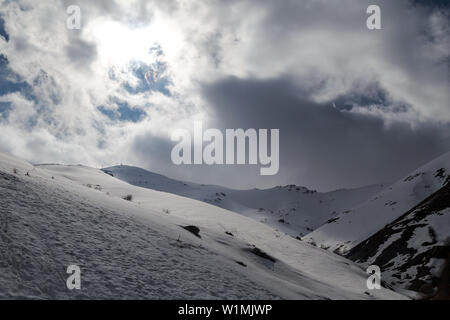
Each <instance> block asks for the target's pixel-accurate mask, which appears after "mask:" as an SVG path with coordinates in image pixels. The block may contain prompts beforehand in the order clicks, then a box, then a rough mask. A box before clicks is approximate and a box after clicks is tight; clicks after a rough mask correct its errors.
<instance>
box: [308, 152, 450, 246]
mask: <svg viewBox="0 0 450 320" xmlns="http://www.w3.org/2000/svg"><path fill="white" fill-rule="evenodd" d="M449 177H450V153H446V154H444V155H442V156H441V157H439V158H437V159H435V160H433V161H431V162H430V163H428V164H426V165H424V166H423V167H421V168H419V169H417V170H416V171H414V172H413V173H411V174H410V175H408V176H407V177H405V178H404V179H401V180H400V181H398V182H396V183H395V184H393V185H392V186H390V187H388V188H386V189H384V190H383V191H381V192H380V193H379V194H377V195H376V196H375V197H372V198H371V199H370V200H368V201H366V202H365V203H363V204H362V205H359V206H356V207H355V208H353V209H352V210H349V211H347V212H344V213H342V214H340V215H338V216H337V217H336V218H335V219H333V220H332V221H330V222H329V223H327V224H325V225H323V226H321V227H320V228H318V229H316V230H314V232H311V233H310V234H308V235H307V236H305V237H304V238H303V240H306V241H308V242H310V243H314V244H316V245H318V246H321V247H323V248H327V249H329V250H333V251H335V250H337V251H338V252H339V253H341V254H345V253H347V252H348V251H349V250H350V249H352V248H353V247H355V246H356V245H358V244H359V243H361V242H362V241H364V240H366V239H367V238H369V237H370V236H372V235H374V234H375V233H376V232H378V231H379V230H381V229H382V228H384V227H385V226H386V225H387V224H389V223H391V222H392V221H394V220H395V219H397V218H398V217H400V216H401V215H403V214H404V213H405V212H407V211H408V210H410V209H411V208H412V207H414V206H416V205H417V204H418V203H420V202H421V201H423V200H424V199H425V198H427V197H428V196H430V195H431V194H433V193H434V192H436V191H437V190H439V189H440V188H442V187H443V186H444V185H445V184H446V183H447V182H449V180H450V178H449Z"/></svg>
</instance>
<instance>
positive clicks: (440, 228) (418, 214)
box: [347, 183, 450, 294]
mask: <svg viewBox="0 0 450 320" xmlns="http://www.w3.org/2000/svg"><path fill="white" fill-rule="evenodd" d="M449 256H450V183H447V185H446V186H444V187H443V188H441V189H439V190H438V191H437V192H435V193H434V194H433V195H431V196H430V197H428V198H427V199H425V200H424V201H423V202H422V203H420V204H419V205H417V206H416V207H414V208H413V209H411V210H409V211H408V212H406V213H405V214H404V215H402V216H400V217H399V218H398V219H396V220H395V221H393V222H392V223H390V224H388V225H387V226H386V227H384V228H383V229H381V230H380V231H378V232H377V233H375V234H374V235H373V236H371V237H370V238H368V239H367V240H365V241H363V242H361V243H360V244H359V245H357V246H356V247H354V248H353V249H352V250H350V252H349V253H348V254H347V257H348V258H350V259H352V260H355V261H357V262H358V263H361V264H363V265H364V266H366V267H367V266H369V265H372V264H375V265H378V266H379V267H380V268H381V270H383V279H384V280H385V281H387V282H388V283H389V284H390V285H393V286H402V287H405V288H407V289H410V290H414V291H418V292H422V293H425V294H433V293H434V292H435V291H436V289H437V286H438V284H439V278H440V276H441V272H442V268H443V265H444V262H445V259H447V258H448V257H449ZM448 285H449V284H447V286H448Z"/></svg>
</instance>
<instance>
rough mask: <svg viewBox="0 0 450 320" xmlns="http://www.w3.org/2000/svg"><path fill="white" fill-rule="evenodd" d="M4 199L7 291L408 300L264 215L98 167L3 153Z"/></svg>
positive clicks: (2, 269) (2, 285)
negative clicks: (370, 285) (72, 272)
mask: <svg viewBox="0 0 450 320" xmlns="http://www.w3.org/2000/svg"><path fill="white" fill-rule="evenodd" d="M0 208H1V212H0V239H1V241H0V298H36V299H38V298H39V299H41V298H50V299H52V298H116V299H118V298H120V299H124V298H146V299H149V298H158V299H163V298H166V299H173V298H181V299H183V298H186V299H195V298H199V299H202V298H208V299H218V298H223V299H243V298H245V299H252V298H258V299H272V298H288V299H373V298H378V299H380V298H381V299H403V298H405V297H404V296H402V295H400V294H397V293H394V292H392V291H391V290H388V289H381V290H373V291H369V290H368V289H367V287H366V279H367V274H366V273H365V272H364V271H363V270H362V269H361V268H360V267H359V266H357V265H356V264H354V263H353V262H351V261H350V260H348V259H346V258H343V257H340V256H337V255H335V254H333V253H331V252H328V251H324V250H321V249H319V248H316V247H313V246H310V245H308V244H306V243H304V242H302V241H298V240H296V239H294V238H293V237H290V236H286V235H285V234H283V233H281V232H279V231H277V230H275V229H273V228H272V227H270V226H268V225H267V224H263V223H260V222H258V221H255V220H253V219H249V218H247V217H245V216H242V215H240V214H237V213H234V212H231V211H228V210H225V209H222V208H219V207H217V206H212V205H210V204H207V203H204V202H200V201H196V200H192V199H188V198H185V197H180V196H178V195H173V194H169V193H165V192H159V191H155V190H150V189H146V188H141V187H137V186H133V185H130V184H128V183H125V182H123V181H120V180H119V179H116V178H114V177H111V176H110V175H108V174H105V173H104V172H102V171H100V170H97V169H93V168H88V167H84V166H62V165H43V166H33V165H31V164H29V163H27V162H25V161H21V160H20V159H17V158H15V157H12V156H9V155H5V154H0ZM72 264H75V265H78V266H79V267H80V268H81V289H80V290H72V291H70V290H68V289H67V287H66V279H67V277H68V274H67V273H66V270H67V267H68V266H69V265H72Z"/></svg>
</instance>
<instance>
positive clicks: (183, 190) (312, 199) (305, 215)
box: [102, 165, 384, 237]
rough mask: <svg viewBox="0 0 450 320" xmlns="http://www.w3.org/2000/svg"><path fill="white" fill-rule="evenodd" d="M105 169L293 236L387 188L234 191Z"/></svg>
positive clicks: (136, 170)
mask: <svg viewBox="0 0 450 320" xmlns="http://www.w3.org/2000/svg"><path fill="white" fill-rule="evenodd" d="M102 170H103V171H104V172H105V173H108V174H110V175H112V176H114V177H116V178H118V179H121V180H123V181H126V182H128V183H130V184H132V185H135V186H140V187H144V188H149V189H153V190H159V191H164V192H169V193H173V194H177V195H180V196H183V197H187V198H191V199H196V200H199V201H203V202H206V203H210V204H213V205H215V206H218V207H221V208H224V209H227V210H231V211H234V212H238V213H240V214H243V215H245V216H247V217H251V218H253V219H256V220H258V221H261V222H264V223H266V224H268V225H271V226H273V227H274V228H277V229H279V230H281V231H283V232H285V233H287V234H290V235H292V236H294V237H301V236H303V235H305V234H308V233H309V232H311V231H312V230H314V229H316V228H317V227H319V226H321V225H323V224H324V223H326V222H327V221H328V220H329V219H333V218H334V217H335V216H336V215H338V214H339V213H341V212H344V211H346V210H349V209H351V208H352V207H354V206H356V205H358V204H360V203H363V202H365V201H366V200H368V199H369V198H370V197H372V196H373V195H375V194H376V193H378V192H379V191H381V190H382V188H383V187H384V186H383V185H381V184H380V185H372V186H368V187H363V188H357V189H341V190H336V191H332V192H325V193H322V192H316V191H313V190H309V189H307V188H305V187H300V186H296V185H287V186H284V187H281V186H280V187H275V188H271V189H264V190H261V189H252V190H232V189H228V188H225V187H221V186H214V185H202V184H196V183H190V182H189V183H188V182H183V181H177V180H172V179H170V178H167V177H165V176H162V175H159V174H155V173H152V172H149V171H146V170H144V169H141V168H136V167H130V166H124V165H120V166H114V167H110V168H105V169H102Z"/></svg>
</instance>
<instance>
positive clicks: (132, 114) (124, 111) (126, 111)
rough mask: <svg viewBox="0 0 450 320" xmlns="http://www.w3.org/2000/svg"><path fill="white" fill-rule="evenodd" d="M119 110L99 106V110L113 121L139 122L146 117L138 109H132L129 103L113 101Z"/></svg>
mask: <svg viewBox="0 0 450 320" xmlns="http://www.w3.org/2000/svg"><path fill="white" fill-rule="evenodd" d="M113 103H114V104H115V105H116V106H117V109H115V110H113V109H109V108H105V106H99V107H97V109H98V110H99V111H100V112H101V113H103V114H104V115H105V116H107V117H108V118H109V119H111V120H117V121H130V122H139V121H140V120H142V118H143V117H144V116H145V115H146V112H145V111H144V110H142V109H140V108H138V107H131V106H130V105H129V104H128V102H125V101H118V100H114V99H113Z"/></svg>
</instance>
